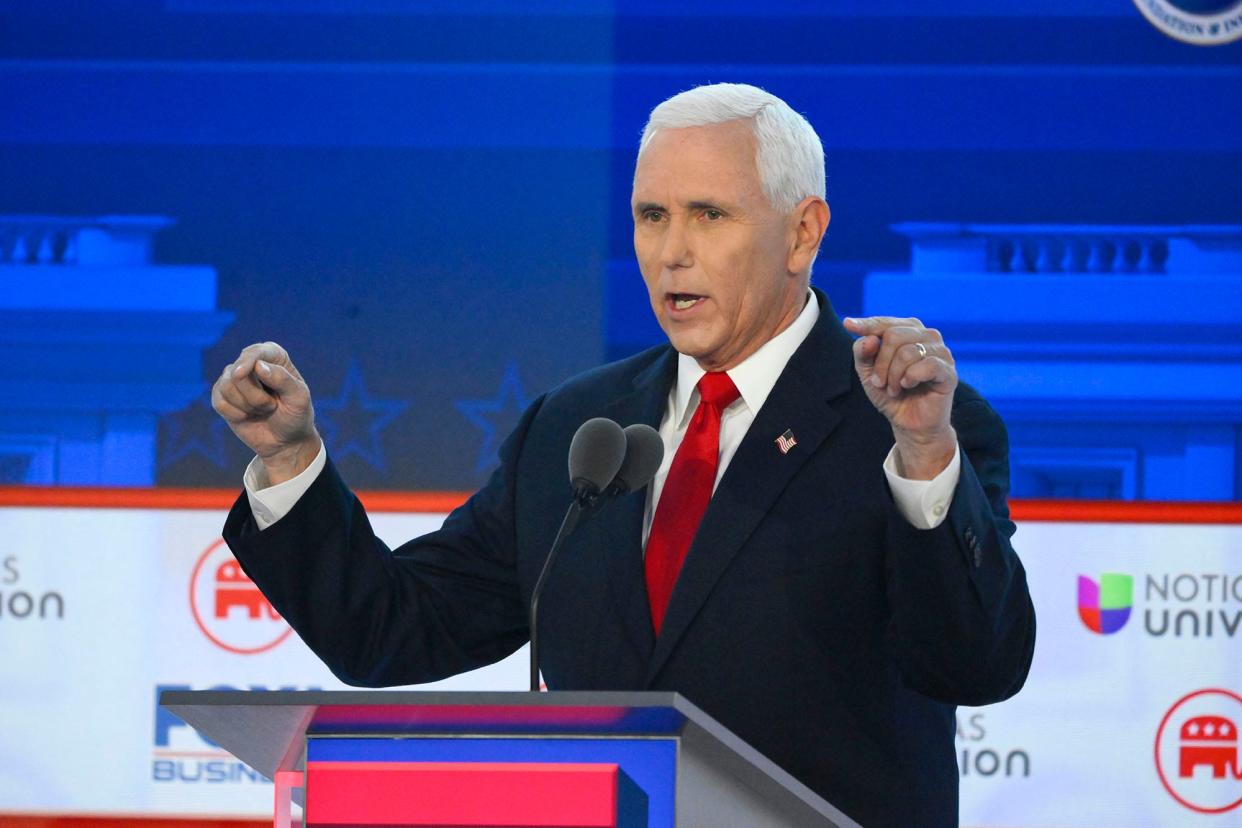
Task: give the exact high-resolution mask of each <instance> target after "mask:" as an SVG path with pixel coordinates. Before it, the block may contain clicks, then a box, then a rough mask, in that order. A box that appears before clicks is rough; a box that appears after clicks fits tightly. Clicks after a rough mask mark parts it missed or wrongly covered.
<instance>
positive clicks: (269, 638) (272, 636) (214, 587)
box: [190, 540, 293, 655]
mask: <svg viewBox="0 0 1242 828" xmlns="http://www.w3.org/2000/svg"><path fill="white" fill-rule="evenodd" d="M190 612H191V613H193V615H194V623H196V624H197V625H198V628H199V630H200V631H202V633H203V635H205V636H207V640H208V641H210V642H211V643H212V644H215V645H216V646H217V647H219V648H220V649H222V650H227V651H228V652H230V653H236V654H238V655H255V654H257V653H262V652H266V651H267V650H271V649H273V648H274V647H277V646H279V645H280V644H281V643H283V642H284V640H285V639H287V638H288V637H289V636H290V635H291V634H292V633H293V628H292V627H290V626H289V625H288V624H287V623H285V620H284V619H283V618H281V617H280V615H279V614H277V612H276V610H275V608H274V607H272V605H271V603H270V602H269V601H268V600H267V598H265V597H264V596H263V593H262V592H260V591H259V588H258V587H257V586H255V583H254V581H252V580H250V578H248V577H246V573H245V572H243V571H242V568H241V564H239V563H238V562H237V559H236V558H234V557H233V554H232V553H231V552H229V548H228V547H227V546H225V545H224V541H223V540H217V541H216V542H215V543H213V544H212V545H211V546H209V547H207V549H206V551H204V552H203V554H202V555H200V556H199V558H198V561H197V562H196V563H195V564H194V571H193V572H192V573H191V574H190Z"/></svg>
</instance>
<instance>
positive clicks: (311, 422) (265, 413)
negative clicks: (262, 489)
mask: <svg viewBox="0 0 1242 828" xmlns="http://www.w3.org/2000/svg"><path fill="white" fill-rule="evenodd" d="M211 406H212V408H214V409H215V410H216V412H217V413H218V414H219V415H220V416H221V417H223V418H224V419H225V421H226V422H227V423H228V424H229V428H231V429H233V433H234V434H236V435H237V437H238V438H239V439H240V440H241V441H242V442H243V443H245V444H246V445H247V446H249V447H250V449H251V450H252V451H253V452H254V453H255V454H257V455H258V456H259V460H260V461H261V462H262V463H263V467H264V469H265V470H266V471H267V478H268V483H269V485H273V486H274V485H276V484H277V483H283V482H284V481H286V480H289V479H290V478H293V477H296V476H297V475H298V474H299V473H301V472H302V471H303V470H304V469H306V467H307V466H309V465H310V463H311V461H312V460H314V459H315V456H316V455H317V454H318V453H319V448H320V446H321V445H322V441H321V440H320V438H319V432H317V431H316V430H315V409H314V406H312V405H311V397H310V389H309V388H308V387H307V385H306V382H305V381H304V380H303V379H302V375H301V374H299V373H298V369H297V368H295V367H293V362H291V361H290V359H289V354H288V353H286V352H285V349H284V348H282V347H280V346H279V345H277V344H276V343H275V342H260V343H258V344H255V345H250V346H248V347H246V348H244V349H243V350H242V352H241V354H240V355H239V356H238V357H237V359H236V361H234V362H233V363H231V364H229V365H227V366H225V368H224V372H223V373H222V374H220V378H219V379H217V380H216V384H215V385H213V386H212V387H211Z"/></svg>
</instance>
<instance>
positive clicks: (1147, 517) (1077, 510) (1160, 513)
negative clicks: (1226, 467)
mask: <svg viewBox="0 0 1242 828" xmlns="http://www.w3.org/2000/svg"><path fill="white" fill-rule="evenodd" d="M1009 507H1010V510H1011V511H1012V512H1013V519H1014V520H1016V521H1051V522H1061V521H1063V522H1066V523H1242V503H1238V502H1228V503H1199V502H1188V501H1167V500H1160V501H1156V500H1011V501H1010V502H1009Z"/></svg>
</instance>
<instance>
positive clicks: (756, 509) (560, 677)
mask: <svg viewBox="0 0 1242 828" xmlns="http://www.w3.org/2000/svg"><path fill="white" fill-rule="evenodd" d="M817 296H818V298H819V300H820V302H821V305H822V306H823V312H822V314H821V316H820V319H819V321H818V322H817V324H816V325H815V327H814V329H813V330H812V332H811V333H810V335H809V336H808V338H807V339H806V341H805V342H803V344H802V346H801V347H800V348H799V349H798V351H797V352H796V353H795V354H794V356H793V358H792V359H791V360H790V362H789V364H788V366H787V367H786V369H785V371H784V372H783V373H782V375H781V377H780V379H779V380H778V381H777V383H776V385H775V387H774V388H773V390H772V393H771V395H770V396H769V397H768V400H767V402H766V403H765V404H764V406H763V408H762V410H761V411H759V413H758V415H757V416H756V418H755V420H754V423H753V425H752V426H751V428H750V430H749V432H748V433H747V435H746V437H745V439H744V440H743V442H742V444H741V446H740V447H739V449H738V451H737V454H736V455H735V456H734V458H733V460H732V462H731V463H730V465H729V467H728V469H727V470H726V472H725V475H724V477H723V478H722V479H721V481H720V484H719V486H718V488H717V490H716V492H715V494H714V496H713V498H712V501H711V503H710V505H709V507H708V510H707V513H706V515H705V516H704V518H703V522H702V524H701V526H700V529H699V532H698V535H697V536H696V538H695V541H694V544H693V546H692V548H691V550H690V552H689V554H688V556H687V558H686V562H685V565H684V568H683V570H682V573H681V575H680V578H679V580H678V582H677V586H676V589H675V591H674V593H673V596H672V599H671V602H670V605H669V608H668V614H667V617H666V620H665V622H664V629H663V631H662V632H661V634H660V636H659V638H658V639H657V638H656V637H655V636H654V635H653V632H652V628H651V622H650V620H649V614H648V607H647V599H646V592H645V586H644V580H643V564H642V557H643V551H642V545H641V533H642V520H643V512H644V498H645V492H636V493H632V494H629V495H626V496H624V497H622V498H620V500H619V501H618V502H615V503H613V504H610V505H609V506H608V507H606V508H605V509H604V510H603V511H601V512H600V513H599V514H597V515H595V516H594V517H593V518H591V519H590V520H589V521H587V522H586V523H585V524H584V525H582V526H581V527H580V528H579V529H578V531H577V533H576V534H575V535H574V536H573V537H571V539H570V540H569V542H568V544H567V545H566V547H565V548H564V550H563V552H562V553H561V557H560V558H559V560H558V562H557V565H556V568H555V570H554V572H553V574H552V576H551V578H550V581H549V584H548V586H547V591H546V592H545V593H544V596H543V598H542V599H541V607H540V633H541V636H542V639H541V642H542V643H541V648H542V663H541V668H542V671H543V676H544V679H545V680H546V682H547V684H548V687H550V688H552V689H554V690H555V689H567V690H568V689H572V690H592V689H601V690H603V689H609V690H642V689H653V690H675V691H677V692H679V693H682V694H683V695H685V696H686V697H687V698H689V699H690V701H692V702H694V703H695V704H697V705H698V706H699V707H701V708H702V709H703V710H705V711H706V712H707V713H709V714H711V715H712V716H714V717H715V718H716V719H718V720H719V721H720V722H721V723H723V724H724V725H725V726H727V727H729V728H730V729H732V730H733V731H734V732H735V733H737V735H739V736H740V737H741V738H743V739H745V740H746V741H748V742H749V743H750V744H751V745H753V746H754V747H755V748H757V749H758V750H759V751H761V752H762V753H764V754H766V755H767V756H768V757H769V758H771V759H772V760H774V761H775V762H776V763H777V764H779V765H781V766H782V767H784V768H785V769H787V770H788V771H789V772H791V773H792V774H793V775H794V776H796V777H797V778H799V779H800V780H802V781H803V782H804V783H806V784H807V785H808V786H810V787H811V788H812V789H814V790H815V791H817V792H818V793H819V794H820V795H822V796H823V797H824V798H826V799H828V800H829V801H830V802H832V803H833V804H834V805H836V806H837V807H839V808H841V809H842V810H844V811H845V812H846V813H848V814H850V815H851V816H853V817H854V818H855V819H857V820H858V821H859V822H861V823H862V824H863V825H865V826H868V827H869V828H871V826H886V825H893V826H897V825H900V826H913V825H917V826H950V825H956V824H957V790H958V772H957V766H956V761H955V756H954V735H955V722H954V709H955V708H954V706H955V705H958V704H969V705H979V704H986V703H989V702H995V701H999V700H1001V699H1004V698H1006V697H1008V696H1010V695H1012V694H1013V693H1015V692H1017V690H1018V689H1019V688H1020V687H1021V685H1022V683H1023V681H1024V680H1025V677H1026V673H1027V669H1028V667H1029V665H1030V660H1031V655H1032V650H1033V647H1034V637H1035V618H1034V610H1033V608H1032V606H1031V602H1030V597H1029V595H1028V592H1027V587H1026V579H1025V574H1024V572H1023V569H1022V565H1021V563H1020V562H1019V560H1018V558H1017V556H1016V555H1015V554H1014V551H1013V549H1012V547H1011V546H1010V543H1009V537H1010V535H1011V534H1012V533H1013V528H1014V527H1013V524H1012V523H1011V522H1010V521H1009V519H1008V508H1007V506H1006V503H1005V494H1006V491H1007V488H1008V460H1007V446H1006V438H1005V432H1004V426H1003V425H1002V423H1001V421H1000V419H999V417H997V415H996V414H995V413H994V412H993V411H992V409H991V408H990V407H989V406H988V404H987V403H986V402H985V401H984V400H983V399H982V398H981V397H979V395H978V394H977V393H976V392H974V391H973V390H972V389H971V388H969V387H967V386H964V385H962V386H959V388H958V391H957V393H956V395H955V400H954V408H953V422H954V425H955V427H956V429H957V432H958V438H959V442H960V445H961V446H962V448H963V463H962V473H961V480H960V482H959V484H958V487H957V490H956V492H955V495H954V499H953V503H952V506H951V508H950V510H949V514H948V517H947V519H946V520H945V521H944V523H943V524H942V525H941V526H940V527H938V528H936V529H933V530H926V531H925V530H919V529H915V528H913V527H912V526H911V525H910V524H909V523H908V522H907V521H906V520H905V519H904V518H903V517H902V516H901V515H900V514H899V513H898V512H897V510H896V507H895V506H894V504H893V501H892V498H891V495H890V493H889V491H888V486H887V483H886V481H885V479H884V474H883V469H882V461H883V459H884V456H885V454H886V453H887V452H888V450H889V448H890V447H891V446H892V443H893V436H892V431H891V428H890V426H889V424H888V422H887V421H886V420H885V419H884V418H883V417H882V416H881V415H880V414H879V413H878V412H877V411H876V410H875V408H874V407H873V406H872V405H871V403H870V402H869V401H868V399H867V398H866V396H865V394H864V392H863V390H862V387H861V385H860V384H859V381H858V378H857V375H856V374H855V372H854V369H853V359H852V353H851V337H850V336H849V335H848V334H847V333H846V331H845V330H844V329H843V328H842V327H841V324H840V322H839V321H838V319H837V317H836V316H835V314H834V313H833V311H832V308H831V306H830V305H829V304H828V302H827V300H826V299H825V298H824V297H823V295H822V294H819V293H817ZM676 364H677V359H676V353H675V352H674V351H673V350H672V349H671V348H670V347H669V346H661V347H658V348H654V349H652V350H649V351H646V352H644V353H641V354H638V355H637V356H634V357H631V358H629V359H626V360H622V361H620V362H617V363H613V364H610V365H605V366H603V367H601V368H598V369H595V370H593V371H590V372H588V373H586V374H583V375H581V376H578V377H576V378H574V379H572V380H570V381H568V382H566V383H565V384H563V385H561V386H560V387H558V388H556V389H554V390H552V391H551V392H549V393H547V394H545V395H544V396H542V397H540V398H539V399H538V400H536V401H535V403H534V404H532V405H531V407H530V408H529V409H528V410H527V411H526V413H525V414H524V415H523V417H522V419H521V422H520V423H519V425H518V426H517V428H516V429H515V430H514V432H513V434H512V435H511V436H510V437H509V438H508V440H507V441H506V442H505V444H504V446H503V447H502V449H501V452H500V466H499V468H498V469H497V470H496V471H495V473H494V474H493V475H492V477H491V479H490V481H489V482H488V483H487V485H486V486H484V487H483V488H482V489H481V490H480V491H479V492H477V493H476V494H475V495H474V496H472V497H471V498H470V500H469V501H468V502H467V503H466V504H464V505H463V506H461V507H460V508H459V509H457V510H456V511H454V512H453V513H452V514H451V515H450V516H449V517H448V519H447V520H446V521H445V523H444V526H443V528H442V529H440V530H439V531H437V532H433V533H432V534H430V535H427V536H425V537H422V538H418V539H416V540H413V541H410V542H409V543H407V544H405V545H403V546H401V547H400V548H398V549H396V550H394V551H389V549H388V548H387V547H385V546H384V545H383V543H381V542H380V541H379V540H377V539H376V538H375V536H374V535H373V534H372V532H371V528H370V525H369V523H368V521H367V517H366V514H365V512H364V511H363V509H362V506H361V505H360V504H359V503H358V501H357V499H356V498H355V497H354V496H353V494H352V493H351V492H350V490H349V489H348V487H347V486H346V485H345V483H344V482H343V481H342V480H341V479H340V477H339V475H338V474H337V472H336V470H335V469H334V468H333V466H332V465H331V463H329V465H328V467H327V468H326V469H325V471H324V472H323V473H322V474H321V475H320V476H319V478H318V479H317V480H316V481H315V483H314V485H313V486H312V487H311V489H310V491H309V492H308V493H307V494H306V495H305V496H304V497H303V498H302V499H301V500H300V501H299V502H298V504H297V505H296V506H295V507H294V509H293V511H292V512H291V513H290V514H289V515H287V516H286V517H284V518H283V519H281V520H280V521H278V522H277V523H276V524H275V525H273V526H271V527H270V528H268V529H267V530H265V531H263V532H259V531H258V530H257V527H256V526H255V524H254V521H253V518H252V516H251V513H250V509H249V506H248V505H247V502H246V499H245V497H244V496H243V497H241V498H239V500H238V502H237V504H236V505H235V507H234V509H233V511H232V512H231V513H230V515H229V518H228V522H227V524H226V526H225V532H224V534H225V538H226V539H227V540H228V543H229V545H230V547H231V548H232V549H233V551H234V553H235V554H236V555H237V558H238V559H239V560H240V561H241V563H242V565H243V566H244V568H245V569H246V571H247V572H248V573H249V575H250V576H251V577H252V578H253V579H254V580H255V582H256V583H258V585H259V586H260V587H261V588H262V589H263V591H264V592H265V593H266V594H267V596H268V597H269V598H270V599H271V601H272V603H273V605H274V606H275V607H276V609H277V610H278V611H279V612H280V613H281V614H282V615H283V616H284V617H285V618H286V619H287V620H288V621H289V623H290V624H291V625H292V626H293V628H294V629H295V630H297V632H298V633H299V634H300V635H301V636H302V638H303V639H304V640H305V641H306V642H307V644H309V645H310V647H311V648H312V649H313V650H314V651H315V652H316V653H318V654H319V656H320V657H321V658H323V660H324V661H325V662H326V663H327V665H328V666H329V667H330V668H331V669H332V671H333V672H334V673H335V674H336V675H337V676H338V677H340V678H341V679H342V680H343V681H345V682H348V683H350V684H357V685H364V686H385V685H396V684H410V683H418V682H426V681H431V680H435V679H439V678H442V677H445V676H449V675H452V674H454V673H458V672H461V671H464V670H468V669H471V668H474V667H478V666H481V665H484V664H488V663H491V662H494V661H496V660H499V659H501V658H503V657H504V656H506V655H509V654H510V653H512V652H513V651H514V650H516V649H517V648H519V647H520V646H521V645H522V644H524V643H525V642H526V641H527V640H528V637H529V630H528V625H527V612H526V609H527V606H528V602H529V600H530V595H531V589H532V587H533V585H534V582H535V579H536V577H537V576H538V573H539V569H540V567H541V565H542V563H543V560H544V557H545V555H546V554H547V551H548V548H549V546H550V544H551V542H552V539H553V536H554V535H555V534H556V530H557V527H558V525H559V523H560V520H561V517H562V516H563V514H564V511H565V507H566V506H567V505H568V503H569V500H570V486H569V482H568V480H567V476H566V472H565V458H566V454H567V451H568V448H569V443H570V439H571V438H572V436H573V434H574V431H575V430H576V429H577V428H578V426H579V425H581V424H582V422H583V421H584V420H586V419H587V418H589V417H596V416H603V417H611V418H612V419H614V420H616V421H618V422H620V423H621V424H623V425H626V424H629V423H637V422H642V423H648V424H650V425H652V426H658V425H659V421H660V418H661V416H662V414H663V411H664V407H665V403H666V400H667V396H668V392H669V388H670V387H671V385H672V383H673V381H674V380H675V377H676ZM786 430H790V431H792V432H793V433H794V435H795V437H796V439H797V445H796V446H795V447H794V448H793V449H792V450H791V451H789V453H788V454H782V453H781V452H780V451H779V450H778V448H777V446H776V443H775V440H776V437H777V436H779V435H781V434H784V433H785V431H786Z"/></svg>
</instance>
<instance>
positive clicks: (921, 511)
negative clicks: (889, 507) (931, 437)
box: [884, 445, 962, 529]
mask: <svg viewBox="0 0 1242 828" xmlns="http://www.w3.org/2000/svg"><path fill="white" fill-rule="evenodd" d="M884 475H885V476H886V477H887V478H888V488H889V491H891V492H892V493H893V500H894V502H896V504H897V510H898V511H900V512H901V514H902V515H903V516H904V517H905V519H906V520H908V521H910V524H911V525H912V526H914V527H915V528H916V529H935V528H936V527H937V526H939V525H940V524H941V523H943V522H944V519H945V516H946V515H948V514H949V505H950V504H952V503H953V492H954V491H955V490H956V489H957V481H958V478H960V477H961V476H962V447H961V446H960V445H959V446H958V447H957V451H955V452H953V459H952V460H950V461H949V465H947V466H945V467H944V471H942V472H940V474H938V475H936V476H935V477H933V478H932V479H931V480H909V479H907V478H905V477H902V476H900V475H899V474H897V447H896V446H893V447H892V449H890V450H889V452H888V457H885V458H884Z"/></svg>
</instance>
